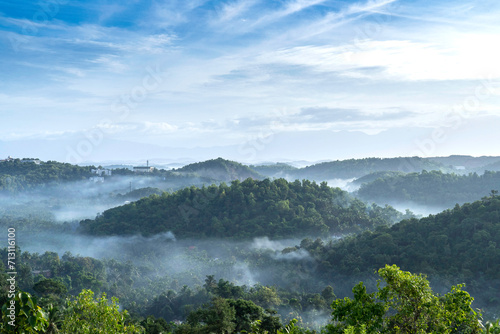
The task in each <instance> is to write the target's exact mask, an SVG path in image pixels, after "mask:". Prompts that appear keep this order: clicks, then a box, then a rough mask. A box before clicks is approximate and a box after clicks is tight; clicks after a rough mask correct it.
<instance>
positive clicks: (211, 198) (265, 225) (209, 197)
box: [80, 179, 403, 238]
mask: <svg viewBox="0 0 500 334" xmlns="http://www.w3.org/2000/svg"><path fill="white" fill-rule="evenodd" d="M402 217H403V216H402V214H401V213H399V212H398V211H396V210H394V209H393V208H391V207H379V206H377V205H372V206H366V205H365V204H364V203H363V202H361V201H359V200H357V199H355V198H353V197H351V196H350V195H349V194H348V193H347V192H345V191H342V190H340V189H339V188H331V187H328V186H327V184H326V183H325V182H323V183H321V184H319V185H318V184H316V183H315V182H310V181H307V180H305V181H303V182H300V181H295V182H287V181H286V180H284V179H277V180H274V181H270V180H269V179H265V180H263V181H256V180H252V179H247V180H245V181H243V182H239V181H233V182H232V183H231V185H230V186H228V185H226V184H224V183H222V184H220V185H219V186H216V185H212V186H209V187H202V188H195V187H191V188H185V189H183V190H180V191H177V192H175V193H173V194H169V193H163V194H162V195H161V196H155V195H153V196H150V197H148V198H143V199H141V200H139V201H137V202H134V203H131V204H128V205H125V206H121V207H118V208H113V209H110V210H107V211H105V212H103V214H102V215H100V216H98V217H96V219H95V220H88V219H87V220H84V221H82V222H81V223H80V225H81V230H82V231H83V232H85V233H89V234H93V235H124V234H135V233H142V234H143V235H152V234H157V233H162V232H167V231H170V232H173V233H174V234H175V235H176V236H178V237H181V238H185V237H196V238H205V237H226V238H253V237H259V236H269V237H281V238H284V237H292V236H299V235H302V236H304V235H328V234H333V233H345V232H354V231H361V230H363V229H367V228H374V227H375V226H379V225H389V224H391V223H394V222H396V221H398V220H400V219H401V218H402Z"/></svg>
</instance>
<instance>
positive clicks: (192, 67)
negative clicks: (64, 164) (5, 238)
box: [0, 0, 500, 161]
mask: <svg viewBox="0 0 500 334" xmlns="http://www.w3.org/2000/svg"><path fill="white" fill-rule="evenodd" d="M499 17H500V3H498V2H497V1H481V2H477V1H460V0H459V1H401V0H368V1H332V0H279V1H278V0H265V1H264V0H243V1H242V0H236V1H204V0H184V1H141V0H137V1H127V2H123V1H106V0H102V1H67V0H60V1H58V0H48V1H40V2H33V1H16V2H11V1H0V30H1V33H0V48H1V53H0V75H1V77H0V78H1V80H0V121H1V122H0V142H2V143H4V144H3V146H1V145H0V155H7V154H11V155H12V154H13V155H16V152H10V151H9V152H7V151H8V150H7V148H8V147H9V146H8V143H14V142H24V143H26V145H29V143H32V142H33V141H37V142H47V143H49V144H47V145H45V148H46V150H45V151H44V152H43V154H42V158H43V157H45V158H46V159H55V158H60V157H61V156H64V154H63V153H61V152H55V151H54V150H55V149H54V150H52V151H51V148H50V143H51V142H52V143H56V142H58V143H61V142H65V143H67V145H66V146H64V145H63V146H57V147H58V150H59V151H60V148H59V147H65V150H66V151H71V150H73V151H74V150H77V151H78V150H80V158H81V160H92V159H98V157H99V158H100V157H102V156H100V155H98V153H99V152H100V150H103V147H105V143H106V142H111V141H112V142H122V143H126V142H127V143H130V142H133V143H139V144H143V145H156V146H161V147H185V148H193V147H204V148H207V149H209V148H211V147H220V146H234V147H237V148H239V149H236V150H235V151H234V152H236V153H234V154H233V155H231V156H230V158H233V159H235V160H240V161H241V160H259V159H260V160H262V159H264V160H265V159H272V158H276V159H278V158H280V159H291V160H293V159H312V160H315V159H316V160H321V159H338V158H350V157H360V156H364V155H367V154H369V155H374V156H388V155H399V156H409V155H420V156H426V155H428V156H436V155H448V154H471V155H483V154H485V155H499V152H498V150H497V148H496V147H495V146H496V145H494V144H492V143H494V142H495V140H498V139H500V138H499V137H500V135H498V134H497V133H498V130H497V129H498V128H499V125H500V112H499V105H500V99H499V93H500V89H499V88H500V84H499V83H500V66H499V65H498V60H499V59H500V46H499V41H500V25H498V18H499ZM401 134H403V135H401ZM367 136H368V137H367ZM89 138H90V139H89ZM92 138H94V139H93V140H92ZM285 138H286V140H285ZM367 138H368V142H373V143H374V147H373V149H372V148H370V149H369V150H368V152H367V151H366V150H364V149H362V147H360V145H366V144H365V143H366V142H367ZM82 141H83V142H84V143H83V144H82ZM89 142H90V144H89ZM497 142H498V141H497ZM278 143H280V144H279V145H285V146H286V144H287V143H288V144H289V145H290V146H289V147H285V146H283V147H279V146H278ZM339 144H340V145H342V146H346V147H347V148H348V149H345V150H343V151H342V153H341V152H340V151H338V150H335V149H334V147H336V146H338V145H339ZM375 144H376V145H375ZM78 145H80V146H78ZM124 145H126V144H124ZM89 146H91V148H89ZM2 147H3V149H2ZM16 147H22V146H16ZM54 147H55V146H54ZM82 147H87V148H89V149H87V150H83V149H82ZM248 147H250V148H251V150H248V149H247V148H248ZM294 147H297V149H296V150H294ZM298 147H300V149H298ZM377 147H378V148H377ZM124 151H125V152H124V153H123V155H122V157H123V158H126V157H127V154H129V155H130V154H132V153H131V152H126V146H124ZM139 151H140V150H139ZM250 151H251V152H252V153H248V152H250ZM228 152H229V151H228ZM238 152H239V153H238ZM266 152H267V153H266ZM275 152H280V155H279V156H276V153H275ZM370 152H371V153H370ZM66 153H67V152H66ZM22 154H23V151H22V150H21V152H19V154H17V155H22ZM66 156H67V155H66ZM134 156H135V157H137V158H144V157H143V156H141V155H140V154H138V153H137V152H135V153H134ZM114 157H116V158H120V156H119V155H114ZM193 158H196V157H193ZM63 159H64V158H63ZM66 160H70V159H66Z"/></svg>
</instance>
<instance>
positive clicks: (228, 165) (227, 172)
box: [175, 158, 263, 182]
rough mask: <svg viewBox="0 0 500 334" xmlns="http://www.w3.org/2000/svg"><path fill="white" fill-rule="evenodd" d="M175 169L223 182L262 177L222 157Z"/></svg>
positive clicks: (246, 167)
mask: <svg viewBox="0 0 500 334" xmlns="http://www.w3.org/2000/svg"><path fill="white" fill-rule="evenodd" d="M175 171H176V172H180V173H191V174H194V175H196V176H199V177H203V178H208V179H211V180H216V181H223V182H230V181H234V180H240V181H243V180H245V179H247V178H252V179H262V178H263V177H262V175H260V174H259V173H257V172H256V171H254V170H252V169H251V168H250V167H248V166H245V165H243V164H240V163H238V162H235V161H230V160H225V159H222V158H217V159H212V160H207V161H203V162H197V163H193V164H189V165H186V166H184V167H182V168H179V169H176V170H175Z"/></svg>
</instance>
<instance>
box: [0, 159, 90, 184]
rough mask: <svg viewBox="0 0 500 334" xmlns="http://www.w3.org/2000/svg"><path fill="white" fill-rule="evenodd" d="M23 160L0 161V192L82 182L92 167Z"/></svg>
mask: <svg viewBox="0 0 500 334" xmlns="http://www.w3.org/2000/svg"><path fill="white" fill-rule="evenodd" d="M27 161H28V160H25V159H22V160H21V159H13V160H10V161H0V191H21V190H26V189H30V188H33V187H36V186H38V185H43V184H49V183H54V182H66V181H77V180H84V179H87V178H88V177H89V176H91V175H92V174H91V169H92V168H95V167H94V166H86V167H80V166H76V165H71V164H68V163H61V162H56V161H47V162H43V161H42V162H40V164H35V163H31V162H27Z"/></svg>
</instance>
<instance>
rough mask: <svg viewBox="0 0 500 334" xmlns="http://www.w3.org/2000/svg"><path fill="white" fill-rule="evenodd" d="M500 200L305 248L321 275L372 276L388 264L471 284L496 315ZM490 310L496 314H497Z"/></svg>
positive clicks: (439, 281) (499, 280) (442, 280)
mask: <svg viewBox="0 0 500 334" xmlns="http://www.w3.org/2000/svg"><path fill="white" fill-rule="evenodd" d="M499 240H500V197H499V196H496V195H493V196H491V197H485V198H483V199H482V200H480V201H476V202H473V203H467V204H464V205H462V206H459V205H456V206H455V207H454V208H453V209H449V210H446V211H444V212H442V213H439V214H437V215H430V216H429V217H425V218H422V219H409V220H403V221H401V222H400V223H397V224H394V225H392V226H391V227H386V226H381V227H379V228H377V229H376V230H375V231H366V232H363V233H361V234H359V235H357V236H354V237H349V238H345V239H343V240H341V241H339V242H330V243H326V244H323V243H321V242H315V243H312V242H309V243H304V242H303V243H302V244H301V246H303V247H302V248H304V249H305V250H307V251H308V252H309V253H310V254H313V256H314V258H315V260H316V262H317V263H319V264H320V265H319V266H318V267H317V268H316V275H318V276H321V277H323V278H324V279H325V280H328V279H331V278H332V277H334V276H336V277H344V278H345V277H360V276H366V275H372V274H373V273H374V270H376V269H377V268H380V267H382V266H384V265H385V264H396V265H397V266H399V267H401V269H403V270H408V271H411V272H415V273H424V274H427V275H429V277H430V278H431V279H432V280H433V281H434V282H435V284H437V285H438V286H439V285H450V284H458V283H466V284H467V290H468V291H471V292H472V293H474V295H475V296H477V297H478V298H479V299H480V300H481V303H480V304H481V305H482V307H485V306H486V307H490V308H491V310H493V309H494V308H498V307H499V305H500V298H499V297H498V296H500V247H499V242H498V241H499ZM491 310H490V311H491Z"/></svg>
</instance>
